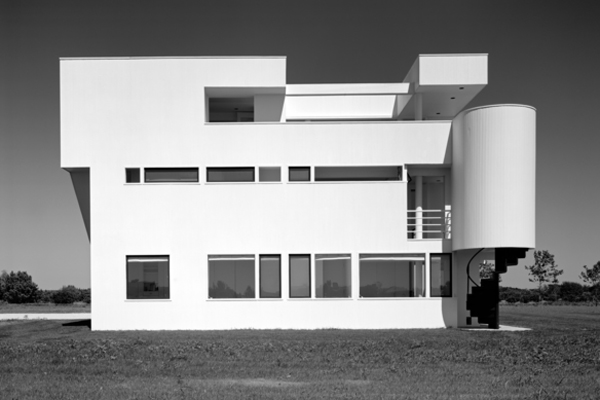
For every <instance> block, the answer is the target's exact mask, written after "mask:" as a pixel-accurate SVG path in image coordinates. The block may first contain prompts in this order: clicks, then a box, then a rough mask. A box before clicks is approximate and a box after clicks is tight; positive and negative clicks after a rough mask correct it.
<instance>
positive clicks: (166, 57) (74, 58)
mask: <svg viewBox="0 0 600 400" xmlns="http://www.w3.org/2000/svg"><path fill="white" fill-rule="evenodd" d="M58 59H59V60H61V61H63V60H64V61H70V60H155V59H208V60H213V59H283V60H285V59H287V56H135V57H59V58H58Z"/></svg>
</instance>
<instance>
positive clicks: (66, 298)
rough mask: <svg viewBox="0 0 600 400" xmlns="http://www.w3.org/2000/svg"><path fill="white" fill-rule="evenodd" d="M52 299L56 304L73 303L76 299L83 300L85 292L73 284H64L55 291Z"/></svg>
mask: <svg viewBox="0 0 600 400" xmlns="http://www.w3.org/2000/svg"><path fill="white" fill-rule="evenodd" d="M52 300H53V301H54V303H56V304H73V303H74V302H76V301H83V294H82V293H81V290H79V289H77V288H76V287H75V286H73V285H69V286H63V287H62V289H60V290H57V291H56V292H55V293H54V295H53V296H52Z"/></svg>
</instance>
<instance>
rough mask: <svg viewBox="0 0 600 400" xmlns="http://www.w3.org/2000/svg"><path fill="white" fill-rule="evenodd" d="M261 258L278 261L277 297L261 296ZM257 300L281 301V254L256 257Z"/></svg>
mask: <svg viewBox="0 0 600 400" xmlns="http://www.w3.org/2000/svg"><path fill="white" fill-rule="evenodd" d="M263 257H270V258H275V257H276V258H277V259H278V260H279V286H278V289H279V296H263V294H262V291H263V290H262V277H263V271H262V259H263ZM258 298H259V299H281V298H283V293H282V292H281V254H259V255H258Z"/></svg>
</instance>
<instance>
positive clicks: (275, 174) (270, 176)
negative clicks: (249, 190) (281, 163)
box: [258, 167, 281, 182]
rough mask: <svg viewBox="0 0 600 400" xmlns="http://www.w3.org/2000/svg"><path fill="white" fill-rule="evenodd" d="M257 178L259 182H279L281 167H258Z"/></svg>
mask: <svg viewBox="0 0 600 400" xmlns="http://www.w3.org/2000/svg"><path fill="white" fill-rule="evenodd" d="M258 180H259V182H281V168H280V167H259V168H258Z"/></svg>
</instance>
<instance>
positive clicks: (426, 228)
mask: <svg viewBox="0 0 600 400" xmlns="http://www.w3.org/2000/svg"><path fill="white" fill-rule="evenodd" d="M451 222H452V213H451V212H450V210H422V209H417V210H408V211H407V228H408V229H407V235H408V239H409V240H423V239H437V240H442V239H452V231H451V226H452V224H451Z"/></svg>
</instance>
